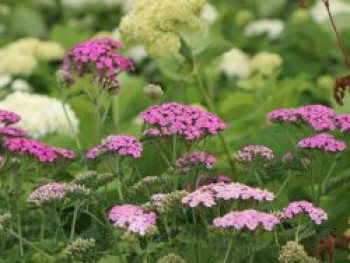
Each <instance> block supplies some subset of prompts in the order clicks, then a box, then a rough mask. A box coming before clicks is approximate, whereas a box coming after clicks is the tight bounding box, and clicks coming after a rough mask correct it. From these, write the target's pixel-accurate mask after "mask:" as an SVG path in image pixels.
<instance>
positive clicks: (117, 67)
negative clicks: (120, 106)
mask: <svg viewBox="0 0 350 263" xmlns="http://www.w3.org/2000/svg"><path fill="white" fill-rule="evenodd" d="M121 47H122V46H121V44H120V43H119V42H117V41H115V40H114V39H112V38H101V39H92V40H89V41H86V42H83V43H79V44H77V45H75V46H74V47H73V48H72V49H71V50H69V52H68V54H67V55H66V56H65V57H64V59H63V68H62V71H63V72H64V74H65V75H66V78H69V79H73V78H72V77H71V76H72V75H77V76H78V77H80V78H82V77H84V76H85V75H90V76H92V79H93V80H94V81H96V80H98V81H99V82H100V83H101V82H103V85H108V86H110V85H113V87H108V90H110V89H114V90H119V88H120V87H119V82H118V79H117V75H118V74H119V73H120V72H122V71H129V70H133V69H134V66H133V63H132V62H131V61H130V60H128V59H126V58H125V57H123V56H122V55H120V54H117V53H116V50H117V49H119V48H121Z"/></svg>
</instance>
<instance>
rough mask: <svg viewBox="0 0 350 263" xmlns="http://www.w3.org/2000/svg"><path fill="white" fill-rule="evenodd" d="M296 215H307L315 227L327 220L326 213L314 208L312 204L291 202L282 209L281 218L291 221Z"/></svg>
mask: <svg viewBox="0 0 350 263" xmlns="http://www.w3.org/2000/svg"><path fill="white" fill-rule="evenodd" d="M298 214H307V215H308V216H309V217H310V219H311V220H312V221H313V222H314V223H315V224H317V225H320V224H322V222H323V221H325V220H327V219H328V217H327V213H326V212H325V211H324V210H323V209H321V208H318V207H314V205H313V204H312V203H310V202H307V201H297V202H292V203H290V204H289V205H288V206H287V207H286V208H284V209H283V218H286V219H291V218H293V217H294V216H295V215H298Z"/></svg>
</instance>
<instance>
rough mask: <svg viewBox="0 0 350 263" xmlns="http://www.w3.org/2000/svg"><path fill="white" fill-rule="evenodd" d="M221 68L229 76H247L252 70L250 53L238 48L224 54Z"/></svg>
mask: <svg viewBox="0 0 350 263" xmlns="http://www.w3.org/2000/svg"><path fill="white" fill-rule="evenodd" d="M219 68H220V70H221V71H222V72H223V73H224V74H225V75H226V76H227V77H228V78H234V77H237V78H247V77H249V76H250V74H251V71H252V70H251V67H250V58H249V55H247V54H246V53H244V52H243V51H242V50H240V49H238V48H233V49H231V50H230V51H228V52H226V53H224V54H223V55H222V57H221V60H220V65H219Z"/></svg>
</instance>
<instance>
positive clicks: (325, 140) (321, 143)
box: [298, 133, 346, 152]
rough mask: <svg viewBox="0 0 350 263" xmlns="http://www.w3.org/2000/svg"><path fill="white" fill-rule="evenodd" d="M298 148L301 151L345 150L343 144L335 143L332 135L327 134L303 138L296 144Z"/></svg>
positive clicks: (341, 142)
mask: <svg viewBox="0 0 350 263" xmlns="http://www.w3.org/2000/svg"><path fill="white" fill-rule="evenodd" d="M298 146H299V147H300V148H302V149H310V150H312V149H315V150H322V151H326V152H341V151H344V150H345V149H346V144H345V142H343V141H337V140H336V139H335V138H334V136H333V135H330V134H327V133H321V134H318V135H315V136H312V137H308V138H305V139H303V140H301V141H299V142H298Z"/></svg>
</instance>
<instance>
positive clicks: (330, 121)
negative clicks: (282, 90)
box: [268, 105, 336, 131]
mask: <svg viewBox="0 0 350 263" xmlns="http://www.w3.org/2000/svg"><path fill="white" fill-rule="evenodd" d="M335 117H336V113H335V111H334V110H333V109H331V108H328V107H326V106H323V105H307V106H303V107H299V108H296V109H278V110H274V111H271V112H269V113H268V119H269V121H271V122H279V123H281V122H285V123H297V122H301V123H305V124H307V125H309V126H311V127H312V128H313V129H314V130H315V131H332V130H335V128H336V123H335Z"/></svg>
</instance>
